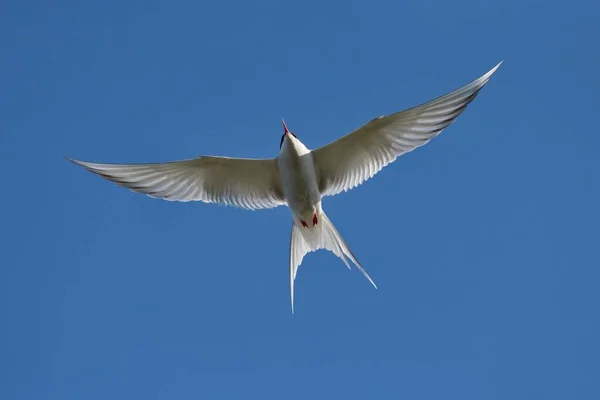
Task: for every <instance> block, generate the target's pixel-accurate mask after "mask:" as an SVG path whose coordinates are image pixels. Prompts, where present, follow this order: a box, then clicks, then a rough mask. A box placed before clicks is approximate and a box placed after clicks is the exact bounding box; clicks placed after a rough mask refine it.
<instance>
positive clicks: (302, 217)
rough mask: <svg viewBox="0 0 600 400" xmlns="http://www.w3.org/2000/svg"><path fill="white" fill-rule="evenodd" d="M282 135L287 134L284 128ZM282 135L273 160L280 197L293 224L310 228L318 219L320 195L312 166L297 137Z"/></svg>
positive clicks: (308, 154)
mask: <svg viewBox="0 0 600 400" xmlns="http://www.w3.org/2000/svg"><path fill="white" fill-rule="evenodd" d="M286 132H289V131H287V129H286ZM286 135H289V136H288V138H287V139H285V140H284V141H283V144H282V146H281V150H280V152H279V157H277V165H278V166H279V174H280V176H281V183H282V187H283V194H284V196H285V199H286V202H287V205H288V207H289V208H290V210H291V211H292V215H293V218H294V222H295V223H298V224H300V225H307V227H308V228H309V229H310V228H312V227H313V224H312V222H313V219H314V217H315V215H316V216H317V220H318V215H319V214H320V212H321V193H320V192H319V187H318V185H317V176H316V171H315V164H314V161H313V157H312V154H311V151H310V150H309V149H307V148H306V146H305V145H304V144H303V143H302V142H301V141H300V140H298V138H296V137H294V136H292V135H291V134H289V133H286ZM302 221H304V224H303V223H302ZM317 223H318V221H317Z"/></svg>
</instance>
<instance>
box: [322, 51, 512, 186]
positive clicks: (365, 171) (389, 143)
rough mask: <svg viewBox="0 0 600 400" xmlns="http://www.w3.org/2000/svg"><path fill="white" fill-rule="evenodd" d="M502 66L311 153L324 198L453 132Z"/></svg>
mask: <svg viewBox="0 0 600 400" xmlns="http://www.w3.org/2000/svg"><path fill="white" fill-rule="evenodd" d="M500 64H502V62H500V63H499V64H498V65H496V66H495V67H494V68H493V69H492V70H490V71H489V72H488V73H486V74H485V75H483V76H481V77H480V78H478V79H476V80H474V81H472V82H471V83H469V84H467V85H465V86H463V87H461V88H460V89H457V90H455V91H453V92H451V93H448V94H446V95H445V96H441V97H438V98H437V99H435V100H432V101H430V102H428V103H425V104H422V105H420V106H417V107H414V108H411V109H408V110H405V111H400V112H398V113H395V114H391V115H388V116H384V117H379V118H376V119H374V120H372V121H370V122H369V123H367V124H365V125H363V126H362V127H360V128H358V129H356V130H355V131H353V132H352V133H350V134H348V135H346V136H344V137H342V138H340V139H338V140H336V141H334V142H331V143H329V144H328V145H326V146H323V147H321V148H319V149H316V150H314V151H313V152H312V154H313V159H314V160H315V161H314V162H315V167H316V170H317V178H318V179H319V189H320V191H321V194H322V195H323V196H328V195H329V196H331V195H335V194H338V193H340V192H342V191H347V190H350V189H352V188H354V187H356V186H358V185H360V184H361V183H363V182H364V181H366V180H367V179H369V178H371V177H372V176H374V175H375V174H376V173H377V172H379V171H380V170H381V169H382V168H383V167H385V166H386V165H388V164H389V163H391V162H393V161H394V160H396V158H397V157H399V156H401V155H402V154H404V153H407V152H409V151H412V150H414V149H415V148H417V147H419V146H422V145H424V144H425V143H427V142H429V140H431V139H432V138H434V137H435V136H437V135H438V134H439V133H440V132H441V131H442V130H443V129H444V128H446V127H448V125H450V124H451V123H452V122H454V120H455V119H456V118H457V117H458V116H459V115H460V114H461V113H462V112H463V111H464V110H465V108H466V107H467V105H468V104H469V103H470V102H471V101H473V99H474V98H475V96H477V93H479V91H480V90H481V88H483V86H484V85H485V84H486V83H487V82H488V80H489V79H490V77H491V76H492V74H493V73H494V72H496V70H497V69H498V67H500Z"/></svg>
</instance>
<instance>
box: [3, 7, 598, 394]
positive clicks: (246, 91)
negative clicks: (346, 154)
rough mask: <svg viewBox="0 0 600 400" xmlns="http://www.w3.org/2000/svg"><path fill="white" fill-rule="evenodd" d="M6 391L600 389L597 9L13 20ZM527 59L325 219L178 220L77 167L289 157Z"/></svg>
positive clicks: (6, 165) (179, 213)
mask: <svg viewBox="0 0 600 400" xmlns="http://www.w3.org/2000/svg"><path fill="white" fill-rule="evenodd" d="M0 8H1V9H2V12H0V47H1V48H2V49H3V51H2V53H3V57H2V59H3V60H4V61H3V62H2V63H0V80H1V81H0V82H1V87H2V95H1V96H0V166H1V168H0V180H1V181H2V183H3V196H1V198H0V206H1V207H0V210H1V211H0V213H1V214H0V215H1V221H2V223H1V224H0V242H1V243H2V245H1V249H2V251H1V252H0V264H1V268H0V320H1V321H2V325H1V329H0V343H1V344H0V398H2V399H7V400H9V399H10V400H12V399H15V400H17V399H19V400H22V399H44V400H51V399H88V400H92V399H108V398H110V399H131V398H144V399H191V398H196V399H197V398H200V399H202V398H207V399H234V398H248V397H251V398H254V397H256V398H258V397H259V396H260V398H264V399H281V398H285V399H306V398H345V399H365V398H376V399H400V398H407V399H440V398H443V399H461V400H464V399H507V398H510V399H531V398H544V399H565V398H577V399H597V398H600V384H599V383H598V376H600V366H599V364H598V359H599V357H600V345H599V342H598V337H599V335H600V321H599V317H598V315H599V308H600V294H599V291H598V287H599V285H600V273H599V272H598V270H599V267H600V245H599V240H598V239H599V238H600V232H599V230H598V223H599V222H600V208H599V207H598V204H600V188H599V186H598V172H599V171H600V157H599V154H600V135H599V134H598V127H597V123H596V121H595V120H594V119H593V118H592V117H594V116H595V115H597V113H598V111H599V110H598V101H597V93H598V91H599V90H600V81H599V79H598V77H597V71H598V70H599V69H600V58H599V55H598V52H597V47H598V46H597V38H598V37H600V28H599V27H598V24H597V20H598V17H599V16H600V12H599V11H600V9H599V8H600V6H598V4H597V2H592V1H587V2H585V1H582V2H571V3H569V5H568V7H567V6H566V5H565V4H564V2H558V1H541V0H537V1H523V0H519V1H517V0H507V1H501V2H482V1H475V0H469V1H458V2H443V1H423V0H419V1H404V2H395V1H369V2H366V1H364V2H359V1H346V2H341V1H339V2H316V1H303V2H278V1H253V2H243V1H236V2H220V3H219V2H210V3H209V2H194V1H179V2H166V1H162V2H161V1H144V2H141V1H138V2H136V1H120V2H117V1H114V2H94V3H91V2H76V1H55V2H52V4H51V5H50V3H48V2H40V1H14V0H13V1H5V2H3V3H2V6H1V7H0ZM502 59H504V60H505V62H504V64H503V65H502V67H501V68H500V70H499V71H498V72H497V74H496V75H495V76H494V77H493V78H492V80H491V81H490V83H489V84H488V85H487V86H486V87H485V88H484V89H483V91H482V92H481V94H480V95H479V96H478V97H477V99H476V100H475V102H474V103H473V104H472V105H471V106H470V107H469V108H468V109H467V110H466V112H465V113H464V114H463V115H462V116H461V117H460V118H459V119H458V121H457V122H456V123H455V124H453V125H452V126H451V127H450V128H449V129H447V130H446V131H445V132H444V133H443V134H442V135H441V136H440V137H438V138H436V139H435V140H434V141H432V142H431V143H430V144H428V145H427V146H425V147H422V148H420V149H418V150H417V151H414V152H412V153H410V154H408V155H406V156H403V157H401V158H400V159H398V160H397V161H396V163H394V164H393V165H392V166H390V167H388V168H386V169H385V170H384V171H383V172H382V173H380V174H379V175H378V176H377V177H376V178H374V179H372V180H371V181H368V182H367V183H366V184H364V185H363V186H361V187H359V188H358V189H356V190H354V191H351V192H349V193H346V194H343V195H340V196H338V197H335V198H327V199H326V200H325V201H324V207H325V210H326V211H327V213H328V215H329V216H330V218H331V219H332V220H333V222H334V223H335V224H336V226H337V227H338V229H339V230H340V232H341V233H342V235H343V236H344V238H345V239H346V241H347V242H348V244H349V245H350V247H351V248H352V250H353V251H354V253H355V254H356V255H357V257H358V258H359V260H361V262H362V264H363V265H364V266H365V268H366V269H367V270H368V271H369V273H370V274H371V276H372V277H373V279H374V280H375V281H376V282H377V283H378V285H379V287H380V289H379V290H374V289H373V288H372V287H371V286H370V285H369V283H368V282H367V281H366V280H365V279H364V278H363V277H362V276H361V274H360V273H359V272H358V271H357V270H355V269H353V270H352V271H351V272H349V271H348V270H347V269H346V268H345V267H344V265H343V264H342V262H341V261H340V260H338V259H336V258H335V257H334V256H333V255H332V254H331V253H327V252H318V253H312V254H310V255H308V256H307V257H306V258H305V259H304V263H303V265H302V267H301V268H300V271H299V274H298V279H297V281H296V314H295V315H292V314H291V313H290V305H289V287H288V264H287V263H288V244H289V231H290V216H289V211H288V210H287V209H285V208H278V209H274V210H268V211H257V212H248V211H242V210H237V209H233V208H228V207H219V206H215V205H206V204H200V203H193V204H178V203H169V202H165V201H160V200H154V199H150V198H148V197H145V196H142V195H138V194H135V193H132V192H129V191H127V190H125V189H122V188H119V187H117V186H115V185H113V184H111V183H109V182H106V181H104V180H102V179H100V178H98V177H96V176H93V175H91V174H89V173H87V172H85V171H84V170H82V169H80V168H77V167H75V166H74V165H72V164H70V163H68V162H66V161H65V160H64V159H62V156H71V157H76V158H81V159H85V160H97V161H104V162H154V161H168V160H174V159H181V158H189V157H195V156H198V155H202V154H210V155H228V156H240V157H273V156H275V155H276V154H277V151H278V145H279V139H280V135H281V125H280V118H281V117H284V118H285V119H286V122H287V123H288V125H289V127H290V129H292V130H293V131H294V132H295V133H296V134H297V135H298V136H299V137H300V139H301V140H302V141H303V142H304V143H305V144H307V145H308V146H309V147H313V148H314V147H318V146H320V145H323V144H325V143H328V142H329V141H331V140H333V139H334V138H337V137H338V136H340V135H343V134H345V133H347V132H349V131H350V130H352V129H354V128H356V127H357V126H359V125H361V124H363V123H364V122H366V121H368V120H370V119H371V118H374V117H376V116H378V115H381V114H385V113H390V112H394V111H398V110H401V109H404V108H408V107H411V106H414V105H417V104H419V103H421V102H424V101H427V100H430V99H432V98H434V97H436V96H438V95H441V94H444V93H446V92H447V91H450V90H453V89H455V88H457V87H459V86H461V85H462V84H464V83H467V82H468V81H470V80H471V79H474V78H476V77H478V76H479V75H481V74H482V73H484V72H486V71H487V70H488V69H490V68H491V67H493V66H494V65H495V64H496V63H497V62H499V61H500V60H502Z"/></svg>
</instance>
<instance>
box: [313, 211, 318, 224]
mask: <svg viewBox="0 0 600 400" xmlns="http://www.w3.org/2000/svg"><path fill="white" fill-rule="evenodd" d="M318 223H319V217H318V216H317V213H315V215H313V226H315V225H316V224H318Z"/></svg>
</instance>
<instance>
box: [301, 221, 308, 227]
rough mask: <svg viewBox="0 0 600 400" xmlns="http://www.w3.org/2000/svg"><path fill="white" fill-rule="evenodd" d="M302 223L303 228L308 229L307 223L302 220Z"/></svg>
mask: <svg viewBox="0 0 600 400" xmlns="http://www.w3.org/2000/svg"><path fill="white" fill-rule="evenodd" d="M300 222H302V226H303V227H305V228H308V224H307V223H306V221H304V220H300Z"/></svg>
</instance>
